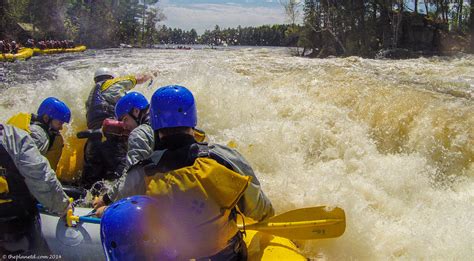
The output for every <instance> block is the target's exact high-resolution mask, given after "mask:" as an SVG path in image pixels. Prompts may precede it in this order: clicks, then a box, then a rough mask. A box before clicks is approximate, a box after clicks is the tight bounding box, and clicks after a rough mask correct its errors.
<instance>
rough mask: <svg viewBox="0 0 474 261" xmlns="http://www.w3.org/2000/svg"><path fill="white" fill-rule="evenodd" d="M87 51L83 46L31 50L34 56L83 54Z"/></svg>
mask: <svg viewBox="0 0 474 261" xmlns="http://www.w3.org/2000/svg"><path fill="white" fill-rule="evenodd" d="M86 49H87V47H86V46H85V45H79V46H76V47H74V48H53V49H39V48H33V52H34V54H35V55H43V54H55V53H75V52H84V51H85V50H86Z"/></svg>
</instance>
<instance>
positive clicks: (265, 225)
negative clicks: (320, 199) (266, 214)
mask: <svg viewBox="0 0 474 261" xmlns="http://www.w3.org/2000/svg"><path fill="white" fill-rule="evenodd" d="M239 228H240V229H243V228H244V226H243V225H239ZM245 229H250V230H256V231H260V232H264V233H268V234H272V235H275V236H279V237H285V238H289V239H322V238H333V237H339V236H341V235H342V234H343V233H344V230H345V229H346V215H345V213H344V210H343V209H341V208H334V209H326V207H325V206H320V207H311V208H300V209H295V210H291V211H288V212H285V213H283V214H280V215H277V216H274V217H272V218H270V219H268V220H265V221H263V222H258V223H254V224H249V225H246V226H245Z"/></svg>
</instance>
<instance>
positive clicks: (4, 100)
mask: <svg viewBox="0 0 474 261" xmlns="http://www.w3.org/2000/svg"><path fill="white" fill-rule="evenodd" d="M64 57H66V58H67V59H66V58H64ZM41 59H49V60H48V62H45V61H42V60H41ZM35 65H38V66H36V67H35ZM2 66H5V68H3V72H4V74H5V75H7V76H6V77H7V78H8V77H10V80H9V79H6V80H5V79H4V83H3V85H2V89H1V90H0V93H1V95H0V108H1V118H0V121H1V122H4V121H5V120H6V119H7V118H8V117H10V116H11V115H13V114H14V113H16V112H18V111H29V112H34V111H35V110H36V108H37V106H38V105H39V103H40V102H41V101H42V99H44V98H45V97H48V96H56V97H58V98H60V99H62V100H64V101H65V102H66V103H67V104H68V105H70V106H71V107H72V112H73V122H72V127H73V128H72V129H71V128H69V130H67V131H66V135H74V131H77V130H73V129H74V126H79V125H83V124H84V121H85V108H84V102H85V99H86V97H87V95H88V93H89V91H90V89H91V87H92V75H93V72H94V70H95V69H96V68H97V67H99V66H108V67H111V68H113V69H114V70H115V71H116V72H117V73H118V74H135V73H141V72H154V71H158V73H159V76H158V77H157V78H156V79H155V80H154V82H153V84H152V85H151V86H148V87H147V86H145V85H146V84H145V85H143V86H139V87H137V88H136V90H137V91H140V92H143V93H144V94H145V95H146V96H147V97H151V95H152V93H153V91H154V90H156V88H157V87H159V86H163V85H169V84H180V85H184V86H186V87H189V88H190V89H191V90H192V91H193V92H194V94H195V97H196V99H197V103H198V113H199V116H200V117H199V123H198V125H199V127H200V128H201V129H203V130H205V131H206V132H207V134H208V137H209V139H210V141H211V142H217V143H223V144H228V143H229V142H230V143H233V144H234V145H236V146H237V149H238V150H239V151H240V152H241V153H242V154H243V155H244V156H245V157H246V158H247V159H248V161H250V163H251V164H252V165H253V167H254V169H255V171H256V174H257V176H258V177H259V179H260V182H261V183H262V186H263V189H264V191H265V193H266V194H267V195H268V196H269V197H270V199H271V200H272V202H273V203H274V206H275V208H276V210H277V212H279V213H281V212H283V211H286V210H290V209H294V208H301V207H307V206H316V205H329V206H339V207H342V208H343V209H344V210H345V211H346V216H347V229H346V232H345V234H344V235H343V236H342V237H340V238H336V239H327V240H320V241H309V242H299V243H300V247H301V249H303V250H304V251H305V254H306V255H307V256H308V257H313V258H321V259H328V260H348V259H356V260H375V259H378V260H380V259H392V258H402V259H426V260H431V259H437V260H468V259H471V258H472V256H474V244H473V242H474V163H473V159H474V100H473V98H474V56H460V57H456V58H447V59H445V58H429V59H425V58H420V59H414V60H402V61H388V60H384V61H381V60H369V59H361V58H357V57H349V58H332V59H321V60H318V59H305V58H298V57H293V56H291V55H290V54H289V51H288V50H287V49H254V48H241V49H223V50H209V49H204V50H190V51H185V50H141V49H123V50H119V49H116V50H99V51H93V50H92V51H87V52H85V53H83V54H66V55H58V56H56V57H54V56H50V57H47V58H46V57H34V58H32V59H31V60H29V61H26V62H22V64H20V63H19V62H17V63H15V64H14V65H2ZM35 68H36V69H35ZM22 75H23V76H22ZM28 75H30V76H31V75H33V77H30V76H28ZM41 75H45V76H44V77H42V76H41ZM12 78H13V80H11V79H12ZM0 84H1V83H0Z"/></svg>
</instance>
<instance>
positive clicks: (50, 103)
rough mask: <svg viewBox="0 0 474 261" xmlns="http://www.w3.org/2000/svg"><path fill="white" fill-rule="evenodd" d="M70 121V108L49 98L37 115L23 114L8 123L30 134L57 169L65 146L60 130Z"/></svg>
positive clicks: (15, 116) (57, 100) (41, 105)
mask: <svg viewBox="0 0 474 261" xmlns="http://www.w3.org/2000/svg"><path fill="white" fill-rule="evenodd" d="M70 121H71V110H70V109H69V107H68V106H67V105H66V104H65V103H64V102H62V101H61V100H59V99H57V98H54V97H49V98H46V99H45V100H43V102H42V103H41V104H40V106H39V108H38V113H37V114H36V115H35V114H31V113H22V112H21V113H18V114H16V115H14V116H13V117H11V118H10V119H9V120H8V122H7V123H8V124H11V125H14V126H16V127H18V128H20V129H23V130H25V131H27V132H28V133H30V136H31V138H32V139H33V141H34V142H35V144H36V146H37V147H38V149H39V151H40V152H41V154H42V155H43V156H45V157H47V158H48V160H49V163H50V165H51V167H52V168H53V169H56V166H57V164H58V162H59V158H60V157H61V154H62V149H63V146H64V141H63V137H62V136H61V133H60V130H62V128H63V124H64V123H69V122H70Z"/></svg>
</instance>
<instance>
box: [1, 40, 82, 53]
mask: <svg viewBox="0 0 474 261" xmlns="http://www.w3.org/2000/svg"><path fill="white" fill-rule="evenodd" d="M22 47H27V48H39V49H41V50H44V49H66V48H74V47H75V44H74V41H72V40H61V41H59V40H41V41H38V42H37V41H35V40H34V39H28V40H27V41H26V42H25V43H24V44H20V43H17V42H16V41H10V40H0V53H12V54H16V53H18V51H19V50H20V48H22Z"/></svg>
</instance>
